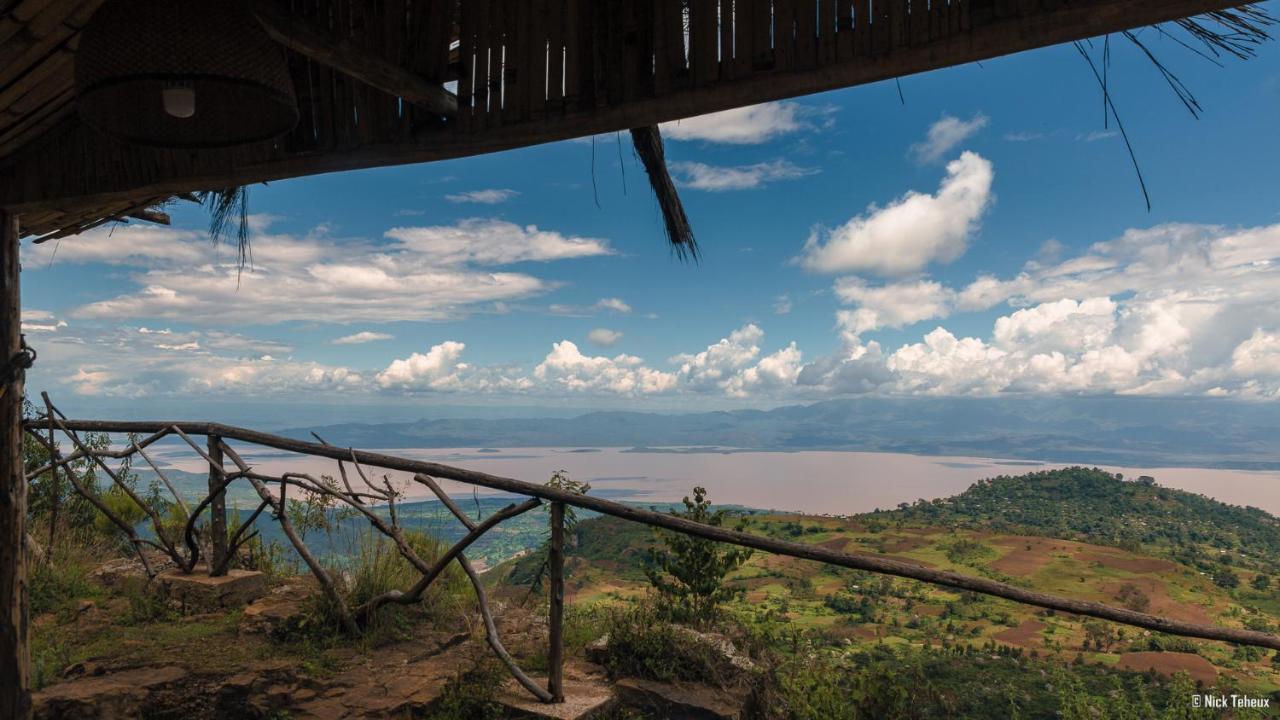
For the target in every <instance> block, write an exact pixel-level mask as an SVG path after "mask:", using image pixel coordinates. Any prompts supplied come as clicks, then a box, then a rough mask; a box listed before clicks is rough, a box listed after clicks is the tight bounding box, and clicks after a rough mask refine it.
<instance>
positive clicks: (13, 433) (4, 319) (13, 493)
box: [0, 211, 31, 720]
mask: <svg viewBox="0 0 1280 720" xmlns="http://www.w3.org/2000/svg"><path fill="white" fill-rule="evenodd" d="M20 270H21V267H20V265H19V262H18V217H17V216H16V215H10V214H8V213H5V212H3V211H0V363H2V364H3V365H2V367H3V368H4V369H3V373H4V376H3V378H2V379H0V382H3V385H2V386H0V465H3V467H0V615H2V617H0V717H3V718H15V719H16V720H25V719H26V718H30V717H31V677H30V669H31V667H30V660H31V657H30V648H29V647H28V645H27V527H26V526H27V478H26V474H25V472H24V468H23V466H22V393H23V372H22V368H23V367H25V365H23V364H19V361H20V360H21V359H23V358H24V357H25V355H24V351H23V347H22V317H21V316H22V310H21V307H22V295H21V293H20V292H19V287H18V274H19V272H20Z"/></svg>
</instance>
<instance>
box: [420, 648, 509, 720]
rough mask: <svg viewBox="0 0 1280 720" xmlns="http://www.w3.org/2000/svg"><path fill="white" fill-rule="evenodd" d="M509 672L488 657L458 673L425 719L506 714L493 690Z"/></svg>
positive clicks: (482, 719)
mask: <svg viewBox="0 0 1280 720" xmlns="http://www.w3.org/2000/svg"><path fill="white" fill-rule="evenodd" d="M505 679H506V674H505V672H504V671H503V669H502V668H500V667H499V666H498V665H497V663H496V662H494V661H493V660H491V659H487V658H486V659H485V660H482V661H481V662H479V663H477V664H476V666H475V667H472V668H471V669H469V670H466V671H465V672H460V673H458V675H456V676H455V677H454V678H453V679H452V680H451V681H450V682H449V684H447V685H445V686H444V689H443V690H442V691H441V693H440V699H439V701H438V702H437V703H436V705H435V707H434V708H432V710H431V711H430V712H429V713H428V714H427V715H426V720H498V719H499V718H503V717H506V715H505V714H504V713H503V710H502V707H501V706H500V705H498V704H497V703H496V702H494V701H493V694H494V690H495V689H496V688H498V687H500V686H501V685H502V682H503V680H505Z"/></svg>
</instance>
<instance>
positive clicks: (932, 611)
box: [911, 604, 947, 617]
mask: <svg viewBox="0 0 1280 720" xmlns="http://www.w3.org/2000/svg"><path fill="white" fill-rule="evenodd" d="M946 609H947V608H946V606H945V605H931V604H920V605H916V606H915V607H914V608H912V610H911V612H913V613H915V614H916V615H922V616H924V617H938V616H940V615H942V613H943V612H945V611H946Z"/></svg>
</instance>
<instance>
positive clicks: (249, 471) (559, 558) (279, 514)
mask: <svg viewBox="0 0 1280 720" xmlns="http://www.w3.org/2000/svg"><path fill="white" fill-rule="evenodd" d="M46 407H47V408H48V413H47V415H46V417H44V418H39V419H34V420H28V421H27V422H26V423H25V429H26V431H27V434H28V436H29V437H30V438H32V440H33V441H34V442H37V443H40V444H42V445H45V446H46V447H48V448H49V449H50V452H51V458H52V460H51V462H50V463H49V464H47V465H45V466H44V467H41V468H37V469H35V470H34V471H32V472H31V473H29V477H33V478H34V477H37V476H39V475H41V474H43V473H47V472H53V473H55V476H56V473H57V472H59V471H60V470H62V471H64V472H65V474H66V475H67V477H68V478H69V479H70V480H71V481H72V484H73V485H74V486H75V487H76V489H77V491H79V492H81V493H82V494H85V493H87V489H86V488H84V487H82V486H81V485H80V484H79V483H78V482H77V481H76V480H75V474H74V473H72V472H70V471H69V470H67V465H68V463H71V462H75V461H77V460H82V459H84V458H91V459H92V460H93V461H94V462H96V463H98V464H99V465H100V466H101V467H103V468H104V469H107V466H106V464H105V459H108V458H114V459H123V458H126V457H131V456H133V455H135V454H140V455H142V456H143V457H144V458H146V459H147V462H148V463H150V464H151V465H152V467H153V468H155V464H154V463H152V462H151V459H150V458H149V456H147V455H146V451H145V448H147V447H149V446H151V445H153V444H154V443H156V442H157V441H159V440H161V439H163V438H165V437H169V436H177V437H180V438H182V439H183V440H184V441H185V442H186V443H187V444H188V445H190V447H191V448H192V449H193V450H194V451H195V452H196V453H198V454H199V455H201V457H202V458H203V459H204V460H205V462H207V463H208V464H209V466H210V480H211V483H210V489H209V490H210V495H209V497H206V498H205V499H204V501H202V502H201V503H199V504H198V505H197V506H196V507H195V508H194V509H193V510H192V511H191V512H190V513H187V527H186V532H185V538H186V549H185V550H183V549H180V548H176V547H175V545H176V543H168V544H167V545H166V546H167V552H168V553H169V554H170V555H171V557H174V558H175V561H176V564H177V565H178V566H179V567H181V568H183V570H184V571H186V572H191V571H192V569H193V568H194V565H195V560H196V559H197V558H198V557H199V553H200V543H199V542H198V541H196V540H195V539H194V536H195V535H196V534H197V533H195V532H194V530H193V528H194V527H195V525H196V523H197V519H198V518H199V516H200V514H201V512H202V511H203V509H204V508H206V507H208V506H210V505H211V502H210V501H211V499H212V498H213V497H214V496H216V495H219V494H221V493H222V492H224V491H225V489H226V487H227V486H229V485H230V484H231V483H233V482H236V481H245V482H248V483H250V484H252V485H253V487H254V489H255V490H257V491H258V494H259V496H260V497H261V498H262V505H261V506H259V508H258V510H257V512H255V513H254V517H255V518H256V516H257V515H258V514H259V513H261V512H262V510H263V509H266V508H270V509H271V510H272V512H273V514H274V516H275V517H276V518H277V520H278V521H279V522H280V523H281V526H282V529H283V530H284V531H285V534H286V536H287V537H289V539H290V541H291V543H292V544H293V546H294V547H295V549H296V550H297V551H298V553H299V555H300V556H301V557H302V558H303V560H304V562H306V563H307V565H308V566H309V567H310V569H311V570H312V573H313V574H314V575H316V578H317V580H318V581H319V582H320V584H321V587H322V589H323V590H325V592H327V593H329V594H330V595H331V598H332V599H334V600H336V601H337V602H336V605H337V606H338V607H340V608H343V610H342V613H343V616H344V621H345V622H346V625H347V627H348V629H349V630H350V631H351V632H359V628H360V624H361V623H362V622H363V621H364V620H366V619H367V617H368V615H369V614H370V613H371V612H372V611H373V610H376V609H377V607H379V606H380V605H382V604H385V603H410V602H415V601H417V600H418V599H420V598H421V596H422V593H423V592H424V591H425V590H426V588H427V586H429V585H430V584H431V582H432V581H433V580H434V579H435V578H436V577H438V576H439V575H440V573H441V572H443V570H444V569H445V567H446V566H447V565H448V564H449V563H451V562H458V563H459V564H460V566H461V567H462V569H463V571H464V572H465V573H466V574H467V576H468V578H469V579H470V581H471V584H472V586H473V588H474V590H475V592H476V595H477V600H478V603H479V607H480V611H481V614H482V616H483V618H484V621H485V630H486V641H487V642H488V643H489V645H490V647H491V649H492V650H493V651H494V653H495V654H496V655H497V656H498V657H499V658H500V659H501V660H502V661H503V663H504V664H505V665H506V666H507V668H508V670H509V671H510V672H511V674H512V675H513V676H514V677H515V678H516V679H517V681H519V682H520V684H521V685H523V686H524V687H525V688H526V689H527V690H528V691H529V692H530V693H531V694H533V695H534V696H536V697H537V698H539V699H540V700H542V701H544V702H559V701H562V700H563V674H562V672H563V652H564V645H563V642H564V641H563V612H564V513H565V508H566V506H573V507H578V508H582V509H585V510H592V511H595V512H598V513H601V514H604V515H610V516H613V517H617V518H621V519H624V520H629V521H633V522H638V523H641V524H644V525H648V526H651V527H657V528H662V529H664V530H670V531H673V532H678V533H684V534H686V535H691V536H694V537H699V538H703V539H706V540H711V541H715V542H723V543H729V544H733V545H739V546H742V547H748V548H753V549H756V550H761V551H764V552H768V553H773V554H777V555H785V556H788V557H794V558H800V559H804V560H814V561H817V562H824V563H828V564H831V565H836V566H840V567H846V568H852V569H857V570H867V571H871V572H875V573H881V574H885V575H892V576H896V577H902V578H909V579H912V580H919V581H922V582H926V583H931V584H934V585H941V586H944V587H949V588H955V589H958V590H967V591H971V592H976V593H982V594H985V595H990V596H992V597H999V598H1004V599H1007V600H1012V601H1015V602H1019V603H1024V604H1027V605H1034V606H1037V607H1043V608H1047V609H1051V610H1056V611H1061V612H1066V613H1072V614H1076V615H1084V616H1090V617H1095V618H1100V619H1103V620H1109V621H1112V622H1118V623H1123V624H1126V625H1132V626H1135V627H1141V628H1145V629H1148V630H1155V631H1159V632H1164V633H1169V634H1173V635H1181V636H1185V637H1193V638H1201V639H1206V640H1217V641H1223V642H1230V643H1236V644H1240V645H1253V646H1258V647H1265V648H1271V649H1273V650H1280V637H1277V636H1276V635H1272V634H1270V633H1264V632H1258V631H1254V630H1248V629H1243V628H1230V627H1222V626H1216V625H1204V624H1198V623H1189V622H1183V621H1179V620H1173V619H1170V618H1165V617H1159V616H1156V615H1150V614H1147V613H1141V612H1137V611H1134V610H1128V609H1125V608H1120V607H1114V606H1111V605H1107V604H1104V603H1098V602H1091V601H1084V600H1077V599H1073V598H1067V597H1062V596H1058V595H1052V594H1048V593H1041V592H1036V591H1034V590H1031V589H1028V588H1023V587H1018V586H1015V585H1010V584H1008V583H1002V582H998V581H995V580H990V579H988V578H982V577H974V576H970V575H964V574H961V573H956V572H951V571H946V570H934V569H931V568H926V567H921V566H919V565H914V564H911V563H909V562H904V561H901V560H896V559H893V558H888V557H884V556H881V555H875V554H871V553H857V552H853V553H851V552H840V551H836V550H831V549H828V548H824V547H821V546H816V545H805V544H802V543H795V542H789V541H785V540H777V539H773V538H769V537H764V536H761V535H755V534H752V533H747V532H742V531H737V530H730V529H726V528H721V527H713V526H710V525H704V524H701V523H697V522H694V521H692V520H688V519H685V518H681V517H677V516H674V515H670V514H663V513H659V512H655V511H652V510H646V509H643V508H639V507H634V506H631V505H624V504H621V503H617V502H612V501H609V500H604V499H601V498H597V497H591V496H589V495H580V494H577V493H574V492H570V491H567V490H563V489H560V488H557V487H552V486H549V485H540V484H535V483H530V482H525V481H522V480H516V479H513V478H507V477H501V476H498V475H490V474H487V473H482V472H476V471H474V470H467V469H464V468H458V467H452V466H448V465H441V464H439V463H433V462H427V461H422V460H412V459H409V458H403V457H398V456H394V455H387V454H383V453H376V452H370V451H366V450H356V449H354V448H342V447H337V446H334V445H330V444H328V443H325V442H323V441H321V442H319V443H311V442H306V441H303V440H297V439H293V438H287V437H282V436H279V435H272V434H269V433H263V432H259V431H255V430H249V429H246V428H240V427H235V426H230V425H223V424H219V423H207V422H160V421H110V420H71V419H64V418H62V417H61V416H60V414H59V413H58V411H57V409H56V408H55V407H53V405H52V403H48V402H47V398H46ZM51 429H52V430H58V431H61V432H62V433H64V434H65V435H66V436H67V437H68V439H70V440H71V441H72V443H73V444H74V445H75V446H76V448H77V449H76V450H75V451H74V452H72V453H69V454H68V455H66V456H62V455H61V454H60V453H59V452H58V451H57V448H56V446H54V445H53V444H52V442H51V441H50V440H49V439H48V437H47V435H45V434H42V431H43V432H44V433H48V431H50V430H51ZM80 432H103V433H116V434H122V433H129V434H134V435H144V437H142V438H141V439H138V440H136V441H133V442H130V443H129V445H127V446H122V447H120V448H119V449H115V450H112V449H106V450H91V449H89V448H88V447H87V446H86V445H85V444H84V443H83V442H82V441H81V440H80V439H79V437H78V435H77V433H80ZM192 436H203V437H205V438H207V441H208V442H207V447H208V448H209V450H208V451H207V452H206V450H205V449H204V448H202V447H201V446H200V444H199V443H197V442H196V441H195V440H193V439H192ZM317 439H319V438H317ZM228 441H235V442H237V443H244V444H249V445H258V446H261V447H265V448H272V449H276V450H284V451H288V452H293V453H298V454H300V455H309V456H314V457H322V458H328V459H330V460H333V461H335V462H337V464H338V469H339V474H340V477H341V480H342V487H341V488H338V487H335V486H333V485H329V484H326V483H323V482H320V481H318V480H316V479H315V478H313V477H311V476H309V475H306V474H301V473H284V474H282V475H279V476H269V475H265V474H262V473H259V472H256V471H255V470H254V469H253V467H252V465H250V464H249V463H248V462H246V461H245V460H244V459H243V458H242V457H241V455H240V453H239V452H238V451H237V450H235V449H234V448H232V447H231V446H230V445H229V444H228ZM219 451H220V452H219ZM223 458H225V459H229V460H230V461H231V462H232V464H233V465H234V468H235V469H234V470H223V469H222V467H221V463H222V460H223ZM348 465H350V466H351V467H352V468H353V469H354V471H355V473H356V476H357V477H358V478H359V480H360V481H361V484H362V485H363V487H361V486H360V485H357V484H356V483H355V481H354V480H352V478H351V477H350V475H349V473H348V471H347V467H348ZM365 468H378V469H382V470H393V471H400V472H404V473H409V474H410V475H411V476H412V481H413V482H415V483H418V484H420V485H423V486H424V487H426V488H428V489H429V490H430V491H431V492H432V493H433V494H434V495H435V496H436V497H437V498H439V499H440V501H441V502H442V503H443V504H444V505H445V507H446V508H448V509H449V510H450V512H451V513H453V515H454V516H455V517H456V518H457V519H458V520H459V521H460V522H461V523H462V524H463V525H464V526H465V527H466V528H467V531H468V532H467V534H466V535H465V536H464V537H463V538H462V539H461V540H460V541H458V542H457V543H456V544H455V545H454V546H452V547H451V548H449V549H448V551H446V552H445V553H444V554H443V555H442V556H441V557H440V558H438V559H436V560H435V562H433V563H428V562H426V561H424V560H423V559H422V558H420V557H418V556H417V555H416V554H414V552H413V550H412V548H410V547H409V546H408V544H407V543H406V542H405V541H404V538H403V535H402V534H401V531H400V526H399V523H398V520H397V505H396V503H397V502H398V501H399V496H400V493H399V492H397V491H396V490H395V489H394V488H393V487H392V486H391V483H390V481H389V480H387V479H385V478H384V479H383V481H382V482H381V483H379V482H377V481H375V480H372V479H371V478H370V477H369V474H368V473H366V471H365ZM155 469H156V470H157V474H159V475H160V478H161V480H162V482H164V484H165V485H166V486H170V483H169V482H168V480H167V479H165V478H164V476H163V474H161V473H160V472H159V469H158V468H155ZM108 475H109V477H111V478H112V480H113V481H116V482H118V480H117V479H116V478H115V476H114V475H112V474H111V473H108ZM215 475H218V477H219V478H220V482H217V483H214V482H213V478H214V476H215ZM441 478H443V479H448V480H453V481H455V482H460V483H464V484H469V485H473V486H478V487H484V488H489V489H491V490H499V491H503V492H508V493H512V494H516V495H523V496H526V497H528V498H531V499H530V500H529V501H527V502H525V503H523V504H520V505H511V506H508V507H507V508H505V509H503V510H501V511H499V512H497V513H495V514H493V515H491V516H490V517H489V518H486V519H485V520H484V521H482V522H473V521H472V520H471V519H469V518H468V517H467V516H466V515H465V514H464V513H463V512H462V511H461V510H460V509H459V508H458V507H457V505H456V503H454V502H453V501H452V499H450V498H449V496H448V495H447V494H445V492H444V491H443V490H442V489H441V487H440V485H439V483H438V482H437V479H441ZM271 486H276V487H278V489H277V490H276V491H275V492H274V493H273V492H272V491H271V490H270V489H269V488H270V487H271ZM170 487H171V486H170ZM290 488H293V489H295V491H296V490H301V491H303V492H308V493H318V494H324V495H328V496H329V497H332V498H333V499H335V500H337V501H339V502H342V503H344V504H346V505H348V506H350V507H352V508H354V509H355V510H356V511H357V512H359V513H360V514H362V515H363V516H364V517H365V518H366V519H367V520H368V521H369V522H370V524H371V525H372V526H373V527H374V528H375V529H376V530H378V531H379V532H381V533H382V534H384V535H385V536H387V537H388V538H390V539H391V540H392V541H393V542H394V543H395V544H396V546H397V548H398V549H399V551H400V552H401V554H402V555H404V556H405V558H406V559H407V560H408V561H409V562H410V563H411V564H412V565H414V567H415V568H417V569H418V571H419V572H420V573H421V575H422V578H421V580H419V582H418V583H416V584H415V585H414V586H413V587H412V588H410V589H409V590H408V591H406V592H399V591H397V592H392V593H388V594H387V595H384V596H379V597H377V598H374V599H373V600H371V601H370V602H368V603H366V604H365V605H364V606H361V607H360V608H354V609H349V608H345V607H343V606H342V604H341V599H340V598H339V597H338V595H337V591H336V590H335V588H334V583H333V581H332V579H331V578H329V577H328V576H327V575H326V573H325V570H324V569H323V567H322V566H321V565H320V563H319V562H318V561H316V560H315V558H314V556H312V555H311V553H310V552H309V551H308V549H307V548H306V545H305V543H303V542H302V540H301V539H300V538H299V537H298V536H297V534H296V533H294V532H292V529H291V528H290V526H289V521H288V517H287V512H285V509H286V505H285V500H286V495H287V493H288V492H289V489H290ZM174 494H175V496H176V495H177V493H174ZM89 497H90V500H93V499H94V498H93V497H92V496H91V495H90V496H89ZM541 501H547V502H550V503H551V539H550V542H549V551H550V552H549V565H548V578H549V586H550V588H549V590H550V597H549V612H550V618H549V620H550V622H549V626H550V638H549V641H550V648H549V653H548V657H549V660H550V662H549V665H550V670H549V678H548V687H546V688H543V687H541V686H539V685H538V684H537V683H535V682H534V681H533V680H532V679H530V678H529V677H528V676H527V675H525V674H524V673H523V672H522V671H521V670H520V669H519V668H518V667H517V665H516V663H515V662H514V660H513V659H512V658H511V656H510V654H509V653H507V652H506V650H505V649H504V648H503V646H502V643H501V640H500V639H499V638H498V636H497V630H496V627H495V625H494V623H493V618H492V614H491V612H490V610H489V605H488V600H487V598H486V596H485V592H484V590H483V587H482V586H481V583H480V581H479V579H478V576H477V573H476V572H475V570H474V568H472V567H471V565H470V563H469V562H468V560H467V559H466V556H465V555H464V551H465V549H466V548H467V547H468V546H469V545H470V544H471V543H473V542H474V541H475V540H476V539H478V538H479V537H480V536H481V535H483V534H484V533H485V532H486V531H488V530H490V529H492V528H493V527H494V526H496V525H497V524H498V523H500V522H502V521H503V520H505V519H508V518H510V517H514V516H515V515H518V514H520V513H522V512H526V511H528V510H530V509H532V508H534V507H537V506H538V505H539V504H540V502H541ZM179 502H181V499H180V498H179ZM375 503H381V504H385V505H386V506H387V508H388V510H389V515H390V521H389V522H388V521H387V520H386V519H384V518H383V517H382V516H380V515H379V514H377V513H374V512H372V511H371V510H370V507H371V504H375ZM95 505H96V506H97V507H98V508H99V510H102V511H103V512H106V513H107V514H108V516H110V511H109V510H107V509H106V507H105V506H104V505H102V504H101V503H95ZM117 524H120V523H117ZM249 524H251V523H249ZM129 530H130V532H132V528H130V529H129ZM224 537H225V531H224ZM131 539H133V541H134V545H135V547H137V548H138V551H139V554H140V555H142V548H143V546H144V545H145V546H152V547H156V548H158V549H161V550H165V549H166V547H162V546H161V545H160V544H157V543H154V542H150V541H147V540H143V539H141V538H137V537H136V535H132V536H131ZM243 542H244V538H242V537H240V535H238V534H237V536H236V537H235V538H232V539H231V540H230V542H229V543H228V545H229V547H228V549H227V551H226V552H227V553H228V554H229V555H234V553H235V552H236V550H237V548H238V546H239V545H240V544H242V543H243ZM215 557H216V555H215ZM218 564H222V565H225V563H215V562H211V563H210V567H214V566H215V565H218Z"/></svg>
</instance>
